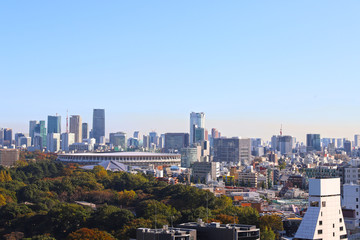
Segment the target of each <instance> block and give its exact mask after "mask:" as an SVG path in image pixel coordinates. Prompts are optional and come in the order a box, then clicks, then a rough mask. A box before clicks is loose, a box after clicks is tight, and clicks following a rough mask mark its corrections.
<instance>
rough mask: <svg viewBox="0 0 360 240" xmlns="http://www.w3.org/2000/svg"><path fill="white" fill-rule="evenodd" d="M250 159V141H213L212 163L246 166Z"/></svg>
mask: <svg viewBox="0 0 360 240" xmlns="http://www.w3.org/2000/svg"><path fill="white" fill-rule="evenodd" d="M250 157H251V140H250V139H240V138H236V137H234V138H217V139H214V161H215V162H228V163H230V162H232V163H234V164H239V163H241V164H242V165H247V164H249V162H250Z"/></svg>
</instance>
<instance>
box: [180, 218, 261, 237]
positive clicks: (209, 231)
mask: <svg viewBox="0 0 360 240" xmlns="http://www.w3.org/2000/svg"><path fill="white" fill-rule="evenodd" d="M178 227H180V228H182V229H195V230H196V232H197V239H198V240H219V239H221V240H240V239H246V240H259V239H260V229H258V228H256V226H251V225H241V224H220V223H204V222H202V221H201V220H199V222H197V223H196V222H190V223H182V224H180V225H179V226H178Z"/></svg>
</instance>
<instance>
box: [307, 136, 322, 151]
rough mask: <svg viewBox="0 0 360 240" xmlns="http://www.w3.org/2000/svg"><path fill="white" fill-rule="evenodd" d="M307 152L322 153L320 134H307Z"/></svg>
mask: <svg viewBox="0 0 360 240" xmlns="http://www.w3.org/2000/svg"><path fill="white" fill-rule="evenodd" d="M306 148H307V151H308V152H310V151H321V141H320V134H306Z"/></svg>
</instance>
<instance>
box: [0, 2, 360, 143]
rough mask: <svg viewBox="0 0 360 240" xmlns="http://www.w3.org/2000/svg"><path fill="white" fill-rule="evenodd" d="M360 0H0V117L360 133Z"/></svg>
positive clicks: (13, 123) (0, 123)
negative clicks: (99, 115)
mask: <svg viewBox="0 0 360 240" xmlns="http://www.w3.org/2000/svg"><path fill="white" fill-rule="evenodd" d="M359 11H360V2H359V1H353V0H349V1H331V0H326V1H321V0H318V1H311V0H309V1H306V0H304V1H285V0H284V1H276V0H274V1H238V0H236V1H235V0H234V1H211V0H206V1H201V0H198V1H187V0H183V1H156V0H152V1H118V0H116V1H115V0H114V1H112V0H108V1H91V0H86V1H81V0H77V1H70V0H69V1H66V0H64V1H36V0H35V1H26V0H23V1H20V0H19V1H11V0H5V1H1V2H0V83H1V85H0V86H1V87H0V89H1V96H2V106H1V113H0V127H10V128H13V129H14V132H28V122H29V120H42V119H44V120H46V119H47V116H48V115H55V114H56V113H57V114H59V115H61V116H62V124H63V129H65V118H66V111H67V110H68V112H69V115H81V116H82V118H83V122H88V123H89V124H90V125H91V122H92V109H94V108H105V111H106V132H107V133H109V132H114V131H125V132H127V133H128V134H131V133H132V132H133V131H134V130H140V131H141V132H143V133H147V132H149V131H152V130H155V131H157V132H159V133H162V132H184V131H189V114H190V112H192V111H195V112H205V114H206V127H207V128H208V129H209V130H210V129H211V128H217V129H218V130H219V131H220V132H222V135H223V136H228V137H232V136H241V137H261V138H264V139H270V137H271V136H272V135H275V134H279V131H280V126H281V124H282V125H283V133H284V134H287V135H293V136H295V137H297V138H298V139H300V140H304V139H305V135H306V133H320V134H321V136H322V137H347V138H350V139H352V138H353V135H354V134H355V133H360V111H359V110H358V109H359V105H360V98H359V89H360V81H359V80H360V78H359V77H360V72H359V63H360V44H359V43H360V28H359V26H360V16H359V14H358V13H359Z"/></svg>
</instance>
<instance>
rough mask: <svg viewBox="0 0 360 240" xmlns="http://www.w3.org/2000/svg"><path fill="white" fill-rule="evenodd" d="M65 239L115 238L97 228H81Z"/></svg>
mask: <svg viewBox="0 0 360 240" xmlns="http://www.w3.org/2000/svg"><path fill="white" fill-rule="evenodd" d="M66 239H67V240H116V239H115V238H114V237H113V236H111V235H110V234H109V233H107V232H105V231H100V230H99V229H96V228H95V229H89V228H81V229H79V230H77V231H76V232H72V233H70V234H69V236H68V237H67V238H66Z"/></svg>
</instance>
